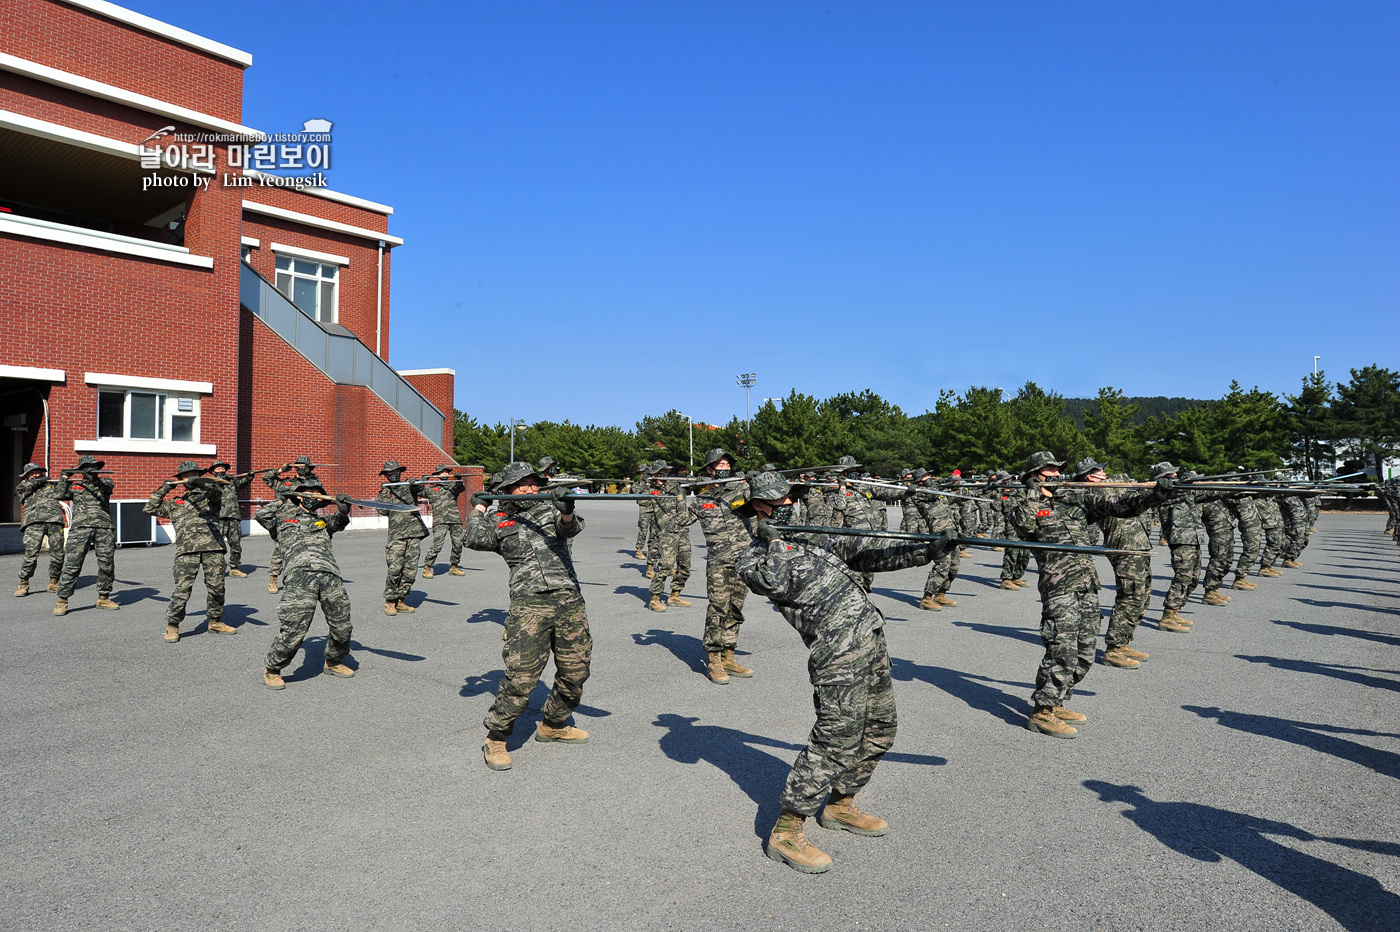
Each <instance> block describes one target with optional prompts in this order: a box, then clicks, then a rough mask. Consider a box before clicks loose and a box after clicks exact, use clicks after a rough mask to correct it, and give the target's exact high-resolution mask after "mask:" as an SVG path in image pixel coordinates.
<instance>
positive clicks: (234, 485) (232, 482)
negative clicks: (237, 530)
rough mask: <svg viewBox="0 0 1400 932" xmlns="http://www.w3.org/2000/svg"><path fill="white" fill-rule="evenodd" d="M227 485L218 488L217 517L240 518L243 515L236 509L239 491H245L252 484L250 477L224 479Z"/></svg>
mask: <svg viewBox="0 0 1400 932" xmlns="http://www.w3.org/2000/svg"><path fill="white" fill-rule="evenodd" d="M224 481H225V482H227V483H228V485H225V486H220V487H219V489H220V492H221V493H222V494H221V495H220V497H219V517H220V518H229V519H234V518H241V517H243V513H242V512H241V511H239V509H238V497H239V489H242V490H244V491H247V489H248V486H250V485H251V484H252V482H253V477H252V476H242V477H240V478H238V479H225V480H224Z"/></svg>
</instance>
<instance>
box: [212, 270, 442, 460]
mask: <svg viewBox="0 0 1400 932" xmlns="http://www.w3.org/2000/svg"><path fill="white" fill-rule="evenodd" d="M238 303H239V304H241V305H243V306H244V307H246V308H247V309H248V310H249V311H251V312H252V313H253V315H254V316H255V317H257V318H258V319H259V320H261V321H262V322H263V323H265V324H267V326H268V327H269V328H271V329H272V331H273V332H274V333H276V334H277V335H278V336H280V337H281V338H282V339H284V340H286V341H287V343H289V344H290V345H291V346H292V347H293V348H294V349H295V350H296V351H297V352H298V353H300V354H301V355H302V356H304V357H306V360H307V362H309V363H311V364H312V365H313V366H315V367H316V368H317V369H320V370H321V371H322V372H324V373H325V374H326V376H327V377H328V378H330V380H331V381H332V382H335V383H336V384H337V385H363V386H365V387H366V388H368V389H369V390H370V391H372V392H374V393H375V394H376V395H378V396H379V397H380V398H382V399H383V400H384V402H385V403H386V404H388V405H389V407H391V408H393V409H394V410H395V411H397V412H399V414H400V415H402V416H403V418H404V420H406V421H408V422H409V423H410V424H412V425H413V426H414V427H416V428H417V429H418V430H419V431H420V432H422V433H423V434H424V435H425V436H426V437H427V438H428V439H429V440H431V441H432V442H433V445H434V446H441V444H442V427H443V423H444V422H445V421H446V420H447V417H446V415H444V414H443V413H442V412H441V411H439V410H438V409H437V407H436V406H435V405H433V403H432V402H430V401H429V400H428V399H426V398H424V397H423V395H422V394H421V393H420V392H419V391H418V389H416V388H414V387H413V386H412V385H410V384H409V383H408V381H407V380H406V379H405V378H404V377H403V376H401V375H399V374H398V373H397V372H395V371H394V370H393V369H392V368H391V367H390V366H389V364H388V363H386V362H385V361H384V360H382V359H380V358H379V357H378V356H376V355H374V351H373V350H371V349H370V348H369V347H368V346H366V345H365V344H363V343H361V342H360V341H359V340H358V339H357V338H356V337H355V336H354V334H352V333H351V332H350V331H349V330H346V329H345V328H344V327H341V326H339V325H337V324H323V323H321V322H320V321H318V320H316V319H315V318H314V317H312V316H311V315H310V314H308V313H306V312H305V311H303V310H302V309H301V308H299V307H297V306H296V305H295V304H293V303H292V302H291V301H290V300H288V299H287V297H286V295H284V294H282V292H280V291H278V290H277V289H276V288H275V287H273V284H272V283H271V282H269V281H268V280H267V279H265V278H263V277H262V275H260V274H259V273H258V271H257V269H255V268H253V267H252V266H250V265H248V263H246V262H244V263H242V268H241V269H240V271H239V279H238Z"/></svg>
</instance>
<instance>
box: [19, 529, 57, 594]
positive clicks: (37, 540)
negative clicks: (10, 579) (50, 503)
mask: <svg viewBox="0 0 1400 932" xmlns="http://www.w3.org/2000/svg"><path fill="white" fill-rule="evenodd" d="M45 537H47V538H48V539H49V579H52V580H57V579H58V578H59V577H60V576H62V575H63V524H62V523H61V522H47V521H44V522H40V523H38V524H26V525H25V526H24V562H23V563H21V564H20V567H19V581H20V582H29V577H31V576H33V575H34V570H35V568H36V567H37V566H38V565H39V551H40V550H42V549H43V546H44V538H45Z"/></svg>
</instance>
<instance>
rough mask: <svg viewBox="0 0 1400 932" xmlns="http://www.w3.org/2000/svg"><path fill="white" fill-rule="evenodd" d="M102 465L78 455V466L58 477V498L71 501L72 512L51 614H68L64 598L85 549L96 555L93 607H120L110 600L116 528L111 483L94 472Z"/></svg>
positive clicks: (114, 573) (75, 578)
mask: <svg viewBox="0 0 1400 932" xmlns="http://www.w3.org/2000/svg"><path fill="white" fill-rule="evenodd" d="M105 465H106V464H105V463H103V462H102V461H101V460H97V459H93V458H92V457H91V456H81V457H79V458H78V468H77V469H65V470H63V477H62V478H61V479H59V480H58V497H59V499H60V500H62V501H67V502H72V503H73V515H72V518H71V520H70V521H69V522H68V543H67V544H66V545H65V546H64V555H63V576H62V578H61V579H59V581H58V604H57V605H55V606H54V608H53V613H54V614H55V615H66V614H68V600H69V599H70V598H72V597H73V590H74V589H76V588H77V587H78V576H79V575H80V574H81V573H82V571H83V560H84V559H86V558H87V552H88V551H89V550H92V551H94V552H95V553H96V554H97V607H98V608H105V609H107V610H108V611H116V610H117V609H118V608H120V607H121V606H119V605H118V604H117V603H116V602H113V601H112V599H111V595H112V584H113V583H114V582H115V581H116V577H117V571H116V550H117V528H116V525H115V524H113V523H112V511H111V504H112V488H113V482H112V480H111V479H108V478H106V477H105V476H101V475H99V474H98V473H99V472H100V471H101V469H102V467H103V466H105Z"/></svg>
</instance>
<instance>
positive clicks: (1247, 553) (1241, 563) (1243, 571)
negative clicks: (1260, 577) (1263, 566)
mask: <svg viewBox="0 0 1400 932" xmlns="http://www.w3.org/2000/svg"><path fill="white" fill-rule="evenodd" d="M1239 532H1240V556H1239V559H1238V560H1236V561H1235V578H1236V579H1243V578H1244V577H1245V576H1246V575H1247V574H1248V573H1249V569H1250V567H1252V566H1253V565H1254V564H1256V563H1258V562H1259V550H1260V547H1261V546H1262V545H1263V542H1264V541H1263V538H1264V526H1263V525H1262V524H1260V523H1259V521H1258V519H1257V518H1256V519H1253V520H1250V519H1248V518H1246V519H1242V520H1241V521H1240V524H1239Z"/></svg>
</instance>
